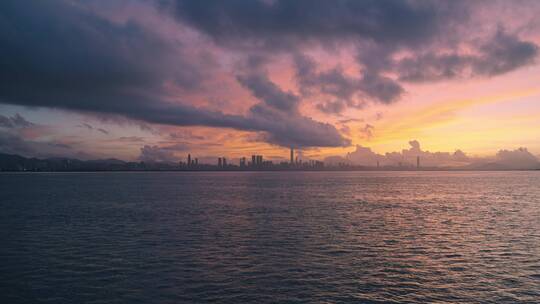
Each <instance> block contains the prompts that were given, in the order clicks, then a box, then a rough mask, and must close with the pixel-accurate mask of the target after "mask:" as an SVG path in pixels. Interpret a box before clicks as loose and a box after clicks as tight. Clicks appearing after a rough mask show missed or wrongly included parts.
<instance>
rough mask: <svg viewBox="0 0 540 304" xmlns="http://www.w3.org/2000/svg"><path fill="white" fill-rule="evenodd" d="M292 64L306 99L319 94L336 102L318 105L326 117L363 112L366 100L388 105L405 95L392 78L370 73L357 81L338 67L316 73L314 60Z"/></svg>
mask: <svg viewBox="0 0 540 304" xmlns="http://www.w3.org/2000/svg"><path fill="white" fill-rule="evenodd" d="M294 62H295V67H296V79H297V82H298V85H299V87H300V91H301V92H302V93H303V94H304V95H305V96H309V95H312V94H316V93H318V94H325V95H329V96H331V97H334V98H337V100H336V101H329V102H326V103H321V104H318V105H317V108H318V109H319V110H321V111H322V112H325V113H331V114H339V113H341V112H342V111H343V110H345V109H346V108H347V106H348V107H354V108H363V107H364V106H365V101H366V100H370V101H374V102H377V103H383V104H390V103H393V102H395V101H397V99H399V97H400V96H401V95H402V94H403V93H404V89H403V88H402V87H401V86H400V85H399V84H398V83H397V82H395V81H394V80H392V79H391V78H388V77H385V76H381V75H378V74H377V73H373V72H371V71H369V70H366V71H365V72H364V74H363V75H362V76H360V77H354V76H349V75H346V74H345V73H344V71H343V69H342V68H341V67H340V66H337V67H334V68H332V69H329V70H326V71H320V72H319V71H317V70H316V63H315V62H314V60H313V59H311V58H308V57H307V56H305V55H300V54H296V55H295V56H294Z"/></svg>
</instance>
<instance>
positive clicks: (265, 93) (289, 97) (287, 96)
mask: <svg viewBox="0 0 540 304" xmlns="http://www.w3.org/2000/svg"><path fill="white" fill-rule="evenodd" d="M237 79H238V81H239V82H240V83H241V84H242V85H243V86H244V87H246V88H248V89H249V90H250V91H251V92H252V93H253V95H254V96H255V97H257V98H258V99H259V100H261V101H263V102H264V103H265V104H266V105H267V106H269V107H272V108H275V109H277V110H281V111H286V112H296V111H297V108H298V104H299V103H300V98H299V97H298V96H296V95H294V94H293V93H291V92H284V91H283V90H281V89H280V88H279V87H278V86H277V85H276V84H274V83H273V82H271V81H270V80H269V79H268V77H266V76H265V75H261V74H252V75H248V76H238V77H237Z"/></svg>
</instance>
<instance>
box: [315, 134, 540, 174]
mask: <svg viewBox="0 0 540 304" xmlns="http://www.w3.org/2000/svg"><path fill="white" fill-rule="evenodd" d="M417 157H419V158H420V166H421V167H454V168H463V169H480V170H530V169H539V168H540V162H539V160H538V158H537V157H535V156H534V155H533V154H531V153H530V152H529V151H528V150H527V149H526V148H518V149H516V150H500V151H498V152H497V154H496V155H494V156H485V157H472V156H468V155H467V154H465V153H464V152H463V151H461V150H459V149H458V150H455V151H454V152H430V151H425V150H422V148H421V145H420V143H419V142H418V141H417V140H411V141H409V148H408V149H403V150H401V151H396V152H387V153H385V154H379V153H375V152H373V151H372V150H371V148H369V147H363V146H361V145H357V146H356V149H355V151H353V152H349V153H347V154H346V155H345V156H338V155H334V156H330V157H327V158H326V159H325V162H327V163H328V164H334V165H335V164H338V163H347V164H352V165H359V166H368V167H375V166H377V163H379V165H380V166H401V167H416V161H417Z"/></svg>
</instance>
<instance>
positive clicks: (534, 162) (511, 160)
mask: <svg viewBox="0 0 540 304" xmlns="http://www.w3.org/2000/svg"><path fill="white" fill-rule="evenodd" d="M495 161H496V162H497V163H498V164H501V165H503V166H505V167H507V168H513V169H530V168H540V163H539V162H538V159H537V158H536V157H535V156H534V155H533V154H531V152H529V151H528V150H527V148H518V149H516V150H500V151H499V152H497V155H495Z"/></svg>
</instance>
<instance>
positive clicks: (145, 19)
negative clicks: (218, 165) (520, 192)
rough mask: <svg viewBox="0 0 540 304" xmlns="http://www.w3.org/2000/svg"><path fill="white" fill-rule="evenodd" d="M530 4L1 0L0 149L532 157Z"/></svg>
mask: <svg viewBox="0 0 540 304" xmlns="http://www.w3.org/2000/svg"><path fill="white" fill-rule="evenodd" d="M539 15H540V1H534V0H533V1H378V0H377V1H313V0H309V1H301V0H300V1H278V0H260V1H256V0H252V1H180V0H179V1H173V0H160V1H158V0H155V1H153V0H147V1H144V0H140V1H137V0H131V1H129V0H111V1H106V0H96V1H69V0H56V1H20V0H3V1H0V79H1V82H0V152H4V153H12V154H20V155H25V156H36V157H56V156H62V157H76V158H81V159H93V158H119V159H125V160H158V161H177V160H182V159H184V158H185V156H186V155H187V153H191V154H192V155H197V156H198V157H199V158H200V159H201V160H204V161H207V162H215V157H217V156H226V157H229V158H232V159H235V158H238V157H240V156H249V155H251V154H255V153H257V154H263V155H265V157H267V158H271V159H275V160H279V158H280V157H281V158H284V159H285V158H287V157H288V149H289V147H291V146H292V147H294V148H296V149H298V150H299V151H301V152H300V153H301V155H302V157H305V158H313V159H325V158H326V157H329V156H345V155H347V153H351V152H353V151H356V150H357V149H358V147H357V146H358V145H359V146H362V147H370V148H371V150H372V151H374V152H376V153H380V154H384V153H387V152H392V151H402V149H409V147H410V146H411V147H414V145H416V144H414V143H413V144H409V141H412V140H416V141H418V142H419V143H420V144H421V146H420V147H421V149H422V150H424V151H425V150H429V151H431V152H435V151H443V152H450V153H454V151H455V150H457V149H459V150H461V151H463V152H465V153H466V154H467V155H469V156H471V157H473V156H474V157H486V156H490V155H495V154H497V153H498V151H499V150H503V149H504V150H509V151H513V150H515V149H518V148H520V147H526V148H527V149H528V151H529V152H530V153H532V154H533V155H535V156H538V155H540V65H539V64H538V62H539V56H538V55H539V52H540V50H539V45H540V18H538V16H539Z"/></svg>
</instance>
